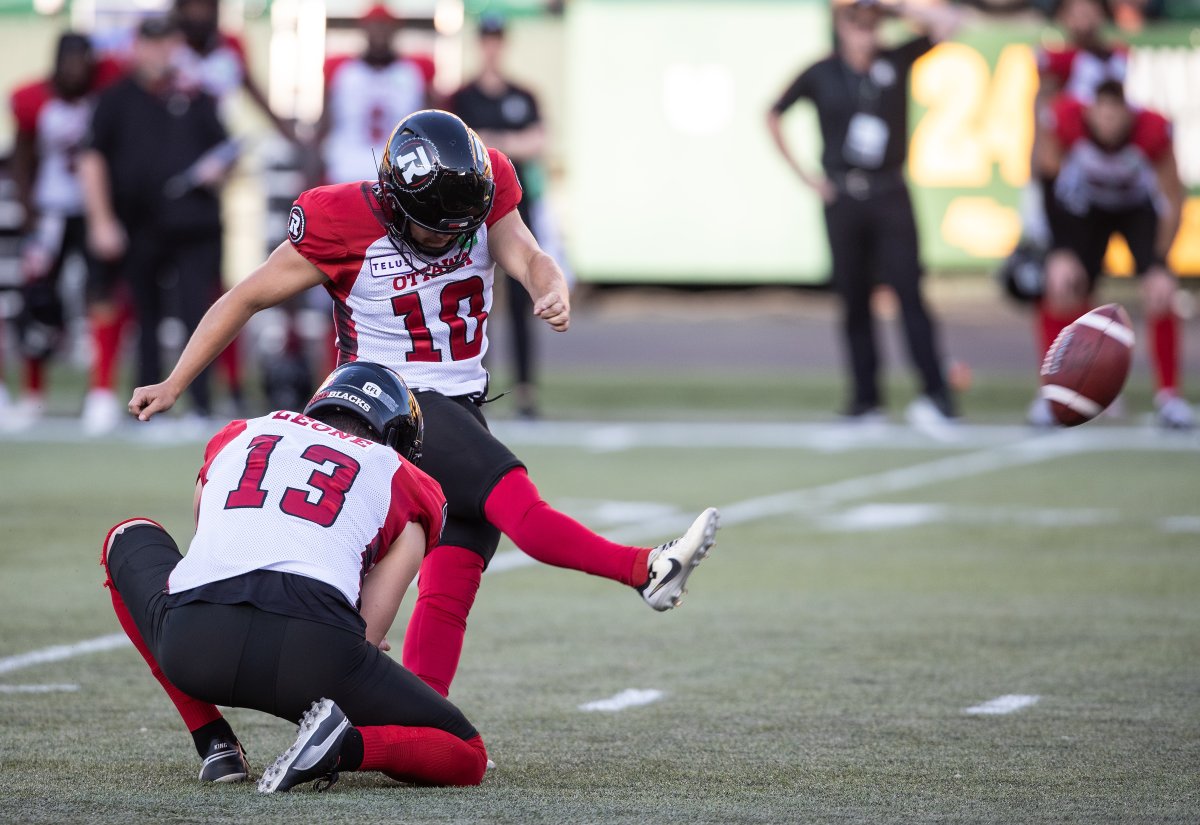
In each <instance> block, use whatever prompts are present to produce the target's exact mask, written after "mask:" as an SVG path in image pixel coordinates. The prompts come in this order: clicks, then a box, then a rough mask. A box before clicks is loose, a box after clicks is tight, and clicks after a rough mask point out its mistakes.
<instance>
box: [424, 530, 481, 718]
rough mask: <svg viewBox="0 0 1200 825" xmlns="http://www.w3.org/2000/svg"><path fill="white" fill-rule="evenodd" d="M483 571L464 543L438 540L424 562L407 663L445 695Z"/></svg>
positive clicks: (457, 658)
mask: <svg viewBox="0 0 1200 825" xmlns="http://www.w3.org/2000/svg"><path fill="white" fill-rule="evenodd" d="M482 575H483V557H482V556H480V555H479V554H478V553H476V552H474V551H471V550H468V549H466V548H465V547H455V546H453V545H449V544H443V545H439V546H438V547H435V548H433V552H431V553H430V554H429V555H428V556H426V557H425V561H424V562H422V563H421V574H420V578H419V579H418V580H417V603H416V604H415V605H414V606H413V612H412V618H411V619H409V621H408V630H407V631H405V633H404V666H405V667H406V668H408V669H409V670H411V671H412V672H413V673H415V674H417V676H418V678H420V679H421V681H422V682H424V683H425V684H427V685H429V686H430V687H431V688H433V689H434V690H436V691H437V692H438V693H440V694H441V695H443V696H446V695H447V694H449V693H450V682H452V681H453V680H454V673H455V671H457V670H458V660H459V657H460V656H461V655H462V646H463V637H464V636H465V635H466V633H467V615H468V614H469V613H470V612H471V605H472V604H474V603H475V593H476V592H477V591H478V590H479V579H480V577H481V576H482Z"/></svg>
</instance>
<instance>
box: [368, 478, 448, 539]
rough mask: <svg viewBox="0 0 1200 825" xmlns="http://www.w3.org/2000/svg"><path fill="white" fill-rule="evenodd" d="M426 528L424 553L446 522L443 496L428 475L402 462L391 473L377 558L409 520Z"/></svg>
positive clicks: (437, 485) (398, 535) (440, 536)
mask: <svg viewBox="0 0 1200 825" xmlns="http://www.w3.org/2000/svg"><path fill="white" fill-rule="evenodd" d="M414 521H415V522H417V523H418V524H420V525H421V529H423V530H424V531H425V554H426V555H428V554H429V551H430V550H432V549H433V548H434V547H436V546H437V545H438V542H440V541H441V538H442V529H443V528H444V527H445V524H446V497H445V496H444V495H442V488H441V485H439V484H438V483H437V482H436V481H434V480H433V479H432V478H431V477H430V476H429V475H427V474H426V473H423V472H421V470H419V469H417V468H416V467H414V466H413V465H412V464H409V463H408V462H407V461H401V462H400V466H399V467H397V468H396V472H395V473H394V474H393V475H392V506H391V510H389V511H388V516H387V521H386V522H385V524H384V527H383V539H384V541H383V547H382V548H381V554H380V558H382V557H383V553H386V552H387V550H388V548H390V547H391V546H392V542H394V541H395V540H396V539H397V538H399V537H400V534H401V533H402V532H404V528H405V527H407V526H408V525H409V524H410V523H412V522H414Z"/></svg>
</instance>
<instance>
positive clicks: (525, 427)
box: [0, 417, 1200, 453]
mask: <svg viewBox="0 0 1200 825" xmlns="http://www.w3.org/2000/svg"><path fill="white" fill-rule="evenodd" d="M156 422H157V423H152V424H138V423H136V422H133V421H128V422H124V423H123V424H122V425H121V426H120V427H118V428H117V430H116V431H115V432H113V433H112V434H111V435H109V436H106V439H108V440H110V441H117V442H124V443H130V444H137V445H141V446H145V447H146V448H148V449H158V448H160V447H162V446H163V445H164V444H203V443H204V442H205V441H207V440H208V439H209V438H210V437H211V436H212V434H213V428H204V427H197V426H195V425H194V424H192V423H191V422H188V421H186V420H182V419H175V418H170V417H166V418H160V419H156ZM490 426H491V427H492V430H493V431H494V432H495V433H496V435H497V436H498V437H499V438H500V440H501V441H503V442H505V443H506V444H509V445H510V446H513V447H522V446H529V447H571V448H576V449H584V450H592V451H596V452H619V451H622V450H632V449H644V448H669V449H695V448H697V447H703V448H705V449H712V450H724V449H739V450H741V449H768V450H780V449H792V450H813V451H816V452H823V453H836V452H852V451H857V450H920V449H925V450H963V449H981V448H984V447H996V446H1001V445H1004V444H1014V443H1017V442H1021V441H1029V440H1030V439H1031V438H1032V439H1034V440H1039V441H1041V440H1061V439H1068V440H1072V441H1077V442H1081V443H1082V444H1084V445H1086V446H1087V447H1088V448H1089V449H1092V450H1098V451H1108V450H1148V451H1152V452H1160V451H1168V452H1181V451H1182V452H1200V432H1193V433H1167V432H1162V431H1160V430H1158V429H1156V428H1155V427H1153V426H1132V425H1131V426H1110V425H1090V426H1087V427H1083V428H1078V429H1075V430H1065V431H1064V430H1060V431H1055V432H1051V433H1044V434H1042V433H1036V434H1035V433H1034V431H1033V430H1031V429H1029V428H1028V427H1026V426H1023V425H1020V424H971V423H963V424H960V425H957V426H956V427H954V428H953V430H952V431H949V432H951V433H952V436H951V437H945V438H932V437H930V436H929V435H926V434H922V433H920V432H918V431H917V430H914V429H913V428H912V427H909V426H906V425H903V424H881V425H878V426H861V425H848V424H841V423H838V422H807V423H798V422H770V421H763V422H744V421H732V420H730V421H611V422H597V421H536V422H521V421H507V420H504V419H499V420H496V421H493V422H490ZM89 441H94V439H92V438H90V437H88V436H86V435H84V434H83V432H82V431H81V430H80V428H79V426H78V422H77V421H76V420H75V419H71V418H49V419H46V420H43V421H41V422H39V424H38V426H37V427H35V428H33V429H30V430H25V431H21V432H0V443H3V442H33V443H69V444H77V443H85V442H89Z"/></svg>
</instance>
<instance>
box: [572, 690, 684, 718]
mask: <svg viewBox="0 0 1200 825" xmlns="http://www.w3.org/2000/svg"><path fill="white" fill-rule="evenodd" d="M664 696H666V694H665V693H663V692H662V691H661V690H654V689H650V690H639V689H638V688H627V689H625V690H623V691H621V692H620V693H618V694H617V695H616V696H610V697H608V698H607V699H597V700H596V701H594V702H584V703H583V704H582V705H580V706H579V709H580V710H584V711H606V712H608V713H615V712H617V711H619V710H625V709H626V708H636V707H640V706H641V705H648V704H650V703H651V702H657V701H658V700H659V699H661V698H663V697H664Z"/></svg>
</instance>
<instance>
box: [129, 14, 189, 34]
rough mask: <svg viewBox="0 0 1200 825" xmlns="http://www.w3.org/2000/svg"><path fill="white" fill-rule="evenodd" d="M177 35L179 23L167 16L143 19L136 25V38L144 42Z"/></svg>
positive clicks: (157, 15) (160, 15)
mask: <svg viewBox="0 0 1200 825" xmlns="http://www.w3.org/2000/svg"><path fill="white" fill-rule="evenodd" d="M178 33H179V22H178V21H177V20H176V19H175V18H174V17H173V16H172V15H168V14H156V15H153V16H151V17H143V18H142V19H141V21H140V22H139V23H138V25H137V35H138V37H142V38H145V39H146V40H162V39H163V38H164V37H171V36H172V35H175V34H178Z"/></svg>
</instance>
